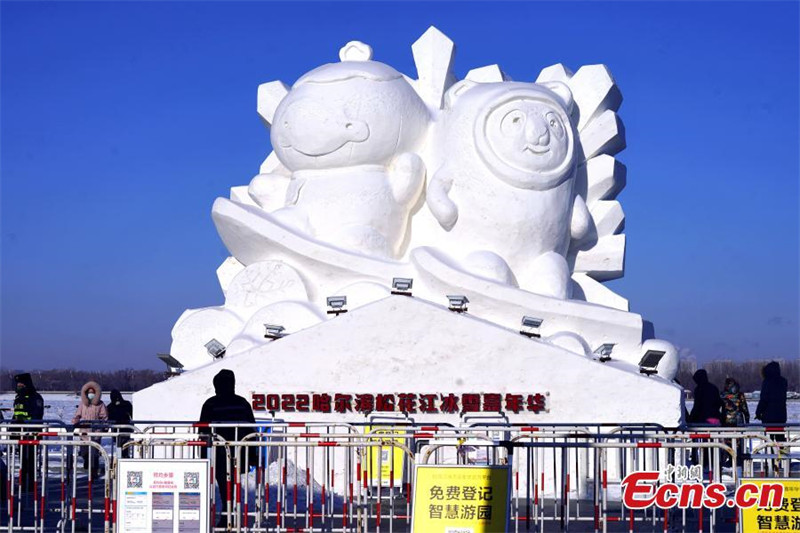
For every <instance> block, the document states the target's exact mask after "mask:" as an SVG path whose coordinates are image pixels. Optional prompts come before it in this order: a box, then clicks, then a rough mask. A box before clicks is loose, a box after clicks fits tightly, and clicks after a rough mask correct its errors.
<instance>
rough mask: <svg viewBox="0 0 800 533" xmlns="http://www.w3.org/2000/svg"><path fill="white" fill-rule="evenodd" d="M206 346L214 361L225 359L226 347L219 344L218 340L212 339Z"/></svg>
mask: <svg viewBox="0 0 800 533" xmlns="http://www.w3.org/2000/svg"><path fill="white" fill-rule="evenodd" d="M205 346H206V351H207V352H208V355H210V356H211V357H213V358H214V359H222V358H223V357H225V345H224V344H222V343H221V342H219V341H218V340H217V339H211V340H210V341H208V342H207V343H206V344H205Z"/></svg>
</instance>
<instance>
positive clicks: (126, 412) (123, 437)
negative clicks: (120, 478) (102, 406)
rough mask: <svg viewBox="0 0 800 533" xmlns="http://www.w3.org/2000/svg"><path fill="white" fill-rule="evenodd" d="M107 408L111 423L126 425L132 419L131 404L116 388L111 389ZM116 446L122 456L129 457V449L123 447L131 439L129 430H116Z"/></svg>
mask: <svg viewBox="0 0 800 533" xmlns="http://www.w3.org/2000/svg"><path fill="white" fill-rule="evenodd" d="M106 409H107V410H108V421H109V422H111V423H112V424H120V425H128V424H130V423H131V420H133V404H132V403H131V402H129V401H128V400H126V399H124V398H123V397H122V393H120V392H119V391H118V390H117V389H112V390H111V401H110V402H109V404H108V407H107V408H106ZM118 434H119V436H118V437H117V439H116V440H117V442H116V444H117V448H120V449H122V453H121V456H122V457H130V455H131V449H130V448H124V449H123V446H124V445H125V443H126V442H128V441H129V440H131V438H130V434H131V433H130V431H125V430H122V429H120V430H118Z"/></svg>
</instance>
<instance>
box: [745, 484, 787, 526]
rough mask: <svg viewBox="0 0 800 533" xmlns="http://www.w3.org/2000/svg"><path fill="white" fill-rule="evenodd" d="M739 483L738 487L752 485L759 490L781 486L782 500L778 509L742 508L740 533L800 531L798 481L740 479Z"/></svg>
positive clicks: (757, 506) (765, 507)
mask: <svg viewBox="0 0 800 533" xmlns="http://www.w3.org/2000/svg"><path fill="white" fill-rule="evenodd" d="M739 481H740V485H739V486H740V487H741V486H743V485H746V484H752V485H755V486H756V487H759V489H760V488H761V487H762V486H764V485H766V484H776V483H779V484H781V485H783V498H782V500H781V505H780V507H768V506H759V505H754V506H752V507H746V508H742V510H741V513H742V515H741V521H742V531H754V532H755V531H759V532H763V533H772V532H775V533H778V532H784V531H800V479H767V478H752V479H740V480H739ZM754 494H757V493H754ZM762 494H763V491H762ZM764 503H766V501H765V502H764Z"/></svg>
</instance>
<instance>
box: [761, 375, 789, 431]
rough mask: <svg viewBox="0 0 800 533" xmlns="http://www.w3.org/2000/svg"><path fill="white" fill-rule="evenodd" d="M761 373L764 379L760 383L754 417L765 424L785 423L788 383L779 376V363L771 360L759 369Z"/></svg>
mask: <svg viewBox="0 0 800 533" xmlns="http://www.w3.org/2000/svg"><path fill="white" fill-rule="evenodd" d="M761 373H762V374H763V376H764V381H763V382H762V383H761V397H760V398H759V399H758V406H757V407H756V418H757V419H758V420H761V421H762V422H763V423H765V424H785V423H786V391H787V388H788V384H787V383H786V378H785V377H783V376H781V365H779V364H778V363H777V362H775V361H772V362H771V363H769V364H768V365H766V366H765V367H764V368H763V369H762V370H761Z"/></svg>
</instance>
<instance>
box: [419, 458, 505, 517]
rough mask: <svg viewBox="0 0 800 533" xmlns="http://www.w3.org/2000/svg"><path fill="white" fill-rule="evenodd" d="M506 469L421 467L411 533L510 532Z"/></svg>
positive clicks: (495, 467) (486, 467)
mask: <svg viewBox="0 0 800 533" xmlns="http://www.w3.org/2000/svg"><path fill="white" fill-rule="evenodd" d="M510 480H511V474H510V471H509V468H508V467H507V466H461V465H452V466H451V465H446V466H440V465H418V466H417V467H416V472H415V480H414V504H413V511H412V515H411V531H412V533H456V532H457V533H497V532H503V531H508V529H507V526H508V506H509V487H510Z"/></svg>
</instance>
